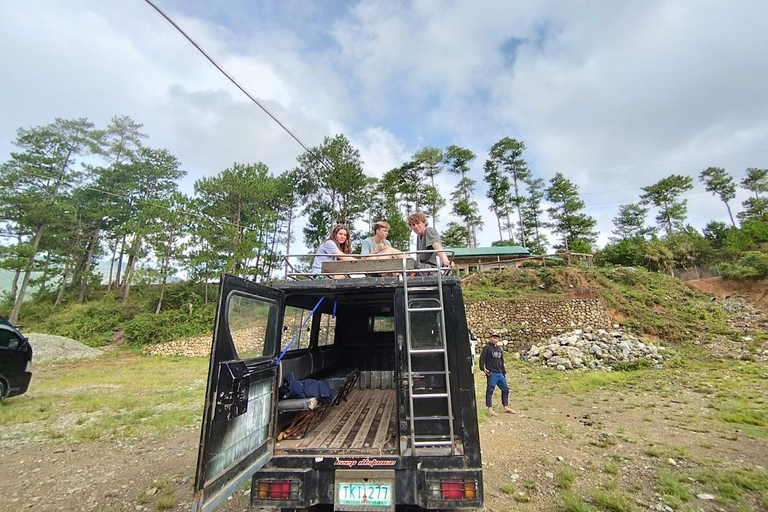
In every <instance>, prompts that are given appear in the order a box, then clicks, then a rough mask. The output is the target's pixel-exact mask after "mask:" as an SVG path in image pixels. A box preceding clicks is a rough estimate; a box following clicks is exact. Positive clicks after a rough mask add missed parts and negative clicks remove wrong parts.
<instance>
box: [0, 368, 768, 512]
mask: <svg viewBox="0 0 768 512" xmlns="http://www.w3.org/2000/svg"><path fill="white" fill-rule="evenodd" d="M734 364H748V363H740V362H734ZM767 375H768V374H767ZM509 377H510V384H511V387H512V389H513V390H515V391H514V392H513V396H512V405H513V407H514V408H515V409H516V410H517V414H514V415H510V414H500V415H499V416H497V417H489V416H487V415H486V414H485V412H481V413H480V430H481V446H482V455H483V467H484V478H485V493H486V494H485V505H486V510H490V511H504V510H531V511H533V510H551V511H555V510H562V508H561V507H559V503H560V499H559V493H560V492H561V489H560V488H559V487H558V483H557V480H558V476H559V474H560V473H561V472H562V471H563V470H564V468H570V470H571V472H572V473H573V475H574V484H573V490H574V491H576V492H581V493H583V494H585V495H588V494H589V492H591V491H590V490H593V489H598V488H607V489H615V490H617V491H618V492H620V493H623V494H626V495H627V496H628V498H629V500H630V501H631V503H632V504H633V506H634V507H635V508H634V510H649V509H651V510H667V509H665V508H664V503H663V502H662V500H661V499H660V498H659V496H658V495H657V494H656V492H655V485H656V482H657V480H656V475H657V474H658V472H659V471H660V470H663V469H674V470H685V471H694V470H696V469H701V468H703V467H704V466H705V465H706V461H717V464H716V465H717V467H718V468H745V467H746V468H768V443H766V442H765V441H760V440H756V439H754V438H751V437H748V436H746V435H744V434H743V433H742V431H741V430H740V429H739V428H738V427H739V426H738V425H734V426H724V424H723V423H718V422H715V421H713V420H711V419H710V415H708V413H707V408H708V407H709V399H710V396H709V395H707V394H706V393H702V392H701V391H700V390H695V389H690V388H689V387H688V386H689V384H683V383H681V385H680V386H674V389H676V390H677V392H676V393H673V394H670V393H668V389H669V388H659V389H658V391H655V390H654V389H653V385H647V386H646V385H645V384H643V385H639V386H638V387H637V388H636V389H625V388H622V389H624V390H623V391H618V392H616V391H612V390H610V389H605V390H598V391H592V392H589V393H583V394H579V393H568V394H561V393H557V392H556V389H557V388H550V387H549V386H551V385H552V384H551V383H547V384H541V383H539V382H537V380H536V373H535V372H534V373H531V372H510V374H509ZM476 385H477V391H478V398H480V400H482V395H483V394H484V379H482V377H481V376H480V375H479V374H478V375H476ZM643 386H646V387H643ZM495 400H496V402H495V403H496V404H497V406H498V393H497V395H496V396H495ZM197 444H198V432H197V431H196V430H195V429H192V428H189V429H185V430H181V431H179V432H178V433H176V434H175V435H172V436H168V437H162V438H152V439H149V440H145V441H144V442H125V441H123V442H116V443H102V442H95V443H90V444H79V445H73V446H57V445H48V444H27V445H21V446H19V445H16V446H12V447H7V446H6V447H0V496H2V499H1V500H0V511H8V512H16V511H22V510H35V511H58V510H65V511H70V510H72V511H91V510H95V511H124V512H127V511H134V510H135V511H144V510H146V511H154V510H162V509H163V508H162V507H163V505H160V507H158V504H159V503H160V502H159V501H158V497H159V496H161V495H163V494H166V495H169V496H173V499H174V500H175V503H167V505H168V507H167V508H165V510H178V511H182V510H189V506H190V502H191V497H192V496H191V494H192V483H193V480H194V469H195V462H196V457H197ZM705 494H706V493H705ZM693 499H694V501H695V502H697V503H693V504H692V505H691V506H692V507H693V508H689V509H687V510H707V511H709V510H713V511H714V510H735V509H732V508H729V506H728V505H723V504H716V503H715V502H713V501H708V500H702V499H698V498H693ZM654 507H655V508H654ZM659 507H661V508H659ZM247 508H248V499H247V497H246V496H244V495H243V493H242V492H239V493H238V495H236V496H235V497H234V498H233V499H232V500H230V501H229V502H227V503H226V504H225V505H223V506H222V507H221V508H220V509H219V510H222V511H226V512H235V511H244V510H246V509H247ZM669 510H672V509H671V508H670V509H669ZM754 510H759V508H754Z"/></svg>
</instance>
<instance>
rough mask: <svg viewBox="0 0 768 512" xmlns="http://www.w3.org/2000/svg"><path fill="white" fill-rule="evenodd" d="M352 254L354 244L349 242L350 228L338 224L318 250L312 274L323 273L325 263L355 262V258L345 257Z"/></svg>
mask: <svg viewBox="0 0 768 512" xmlns="http://www.w3.org/2000/svg"><path fill="white" fill-rule="evenodd" d="M351 252H352V242H350V240H349V228H348V227H347V226H346V225H345V224H338V225H337V226H336V227H335V228H333V230H332V231H331V236H329V237H328V239H327V240H326V241H325V242H323V244H322V245H321V246H320V247H318V248H317V255H316V256H315V261H313V262H312V273H313V274H319V273H320V272H322V269H323V263H324V262H326V261H336V260H354V259H356V258H354V257H353V256H344V255H345V254H349V253H351Z"/></svg>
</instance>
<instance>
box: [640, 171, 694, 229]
mask: <svg viewBox="0 0 768 512" xmlns="http://www.w3.org/2000/svg"><path fill="white" fill-rule="evenodd" d="M691 189H693V178H691V177H690V176H681V175H679V174H673V175H672V176H668V177H666V178H664V179H662V180H660V181H658V182H657V183H655V184H653V185H650V186H648V187H643V191H644V192H645V193H644V194H642V195H641V196H640V202H641V204H653V205H654V206H655V207H656V208H658V209H659V214H658V215H657V216H656V222H657V223H658V225H659V227H661V228H663V229H666V231H667V236H668V237H669V236H671V235H672V233H673V232H674V230H675V229H682V226H683V223H684V222H685V218H686V215H687V213H688V206H687V203H688V201H687V200H686V199H682V200H681V199H680V195H681V194H683V193H684V192H686V191H688V190H691Z"/></svg>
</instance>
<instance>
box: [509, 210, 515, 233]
mask: <svg viewBox="0 0 768 512" xmlns="http://www.w3.org/2000/svg"><path fill="white" fill-rule="evenodd" d="M507 235H509V239H510V240H514V239H515V237H514V235H513V234H512V219H511V218H510V217H509V208H507Z"/></svg>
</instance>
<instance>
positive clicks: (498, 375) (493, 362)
mask: <svg viewBox="0 0 768 512" xmlns="http://www.w3.org/2000/svg"><path fill="white" fill-rule="evenodd" d="M498 345H499V333H498V332H495V331H494V332H492V333H491V339H490V340H489V341H488V344H487V345H486V346H485V348H483V352H482V353H481V354H480V371H482V372H484V373H485V378H486V379H488V388H487V389H486V390H485V406H486V407H487V408H488V414H490V415H491V416H497V414H496V411H494V410H493V392H494V391H495V390H496V386H498V387H499V389H500V390H501V405H502V406H503V407H504V412H507V413H510V414H514V412H515V411H513V410H512V409H510V407H509V386H508V385H507V378H506V374H507V370H506V368H504V351H503V350H501V348H500V347H499V346H498Z"/></svg>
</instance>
